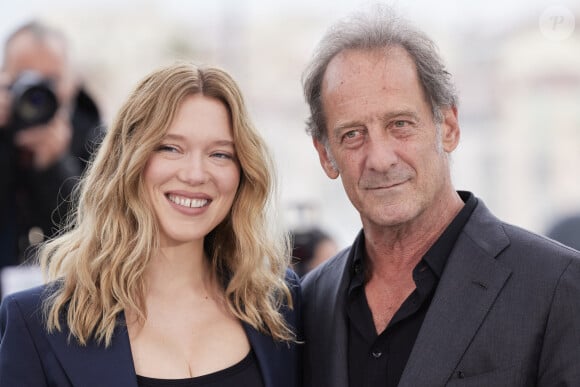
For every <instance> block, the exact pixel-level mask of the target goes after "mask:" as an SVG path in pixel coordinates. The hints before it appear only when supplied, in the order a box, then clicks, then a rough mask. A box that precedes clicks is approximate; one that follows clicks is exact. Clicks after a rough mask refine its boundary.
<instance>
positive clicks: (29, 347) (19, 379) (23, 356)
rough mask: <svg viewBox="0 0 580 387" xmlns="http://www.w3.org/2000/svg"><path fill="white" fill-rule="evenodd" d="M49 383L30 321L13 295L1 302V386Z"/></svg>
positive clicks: (37, 385)
mask: <svg viewBox="0 0 580 387" xmlns="http://www.w3.org/2000/svg"><path fill="white" fill-rule="evenodd" d="M15 386H35V387H43V386H47V382H46V378H45V376H44V370H43V368H42V364H41V361H40V356H39V352H38V349H37V347H36V344H35V342H34V340H33V338H32V335H31V332H30V327H29V324H27V321H26V318H25V316H24V314H23V313H22V311H21V310H20V308H19V306H18V304H17V302H16V301H15V300H14V299H13V298H11V297H10V296H8V297H6V298H5V299H4V300H3V301H2V305H1V306H0V387H15Z"/></svg>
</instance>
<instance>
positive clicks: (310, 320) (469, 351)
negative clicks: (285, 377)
mask: <svg viewBox="0 0 580 387" xmlns="http://www.w3.org/2000/svg"><path fill="white" fill-rule="evenodd" d="M352 258H353V256H352V254H351V253H350V248H349V249H346V250H344V251H342V252H340V253H339V254H338V255H337V256H336V257H334V258H333V259H331V260H330V261H327V262H326V263H325V264H323V265H322V266H320V267H319V268H317V269H316V270H314V271H313V272H311V273H310V274H308V275H307V276H306V277H305V279H304V280H303V282H302V286H303V318H304V334H305V340H306V348H305V354H304V355H305V356H304V372H305V384H304V385H305V386H311V387H327V386H328V387H347V386H348V364H347V351H348V348H347V343H348V341H347V339H348V337H347V334H348V333H347V332H348V331H347V316H346V312H345V297H346V293H347V288H348V283H349V279H350V273H349V270H347V268H349V267H350V262H351V261H352ZM399 386H401V387H430V386H466V387H467V386H470V387H475V386H481V387H490V386H494V387H501V386H510V387H513V386H526V387H529V386H546V387H547V386H580V253H578V252H577V251H575V250H573V249H570V248H567V247H565V246H563V245H561V244H558V243H556V242H554V241H551V240H549V239H546V238H543V237H541V236H538V235H535V234H532V233H530V232H527V231H525V230H522V229H520V228H517V227H514V226H512V225H508V224H505V223H503V222H501V221H500V220H498V219H497V218H496V217H494V216H493V215H492V214H491V213H490V212H489V210H488V209H487V208H486V207H485V205H484V204H483V203H482V201H481V200H479V202H478V204H477V207H476V208H475V210H474V212H473V214H472V215H471V217H470V219H469V220H468V222H467V223H466V225H465V227H464V229H463V231H462V232H461V234H460V236H459V238H458V240H457V242H456V244H455V247H454V248H453V251H452V253H451V255H450V256H449V260H448V262H447V265H446V267H445V270H444V273H443V275H442V277H441V279H440V282H439V285H438V287H437V290H436V292H435V295H434V298H433V300H432V303H431V306H430V308H429V310H428V312H427V315H426V317H425V320H424V322H423V325H422V327H421V330H420V332H419V334H418V337H417V340H416V342H415V345H414V347H413V350H412V353H411V355H410V357H409V361H408V363H407V366H406V368H405V370H404V372H403V375H402V377H401V381H400V383H399ZM350 387H356V386H350Z"/></svg>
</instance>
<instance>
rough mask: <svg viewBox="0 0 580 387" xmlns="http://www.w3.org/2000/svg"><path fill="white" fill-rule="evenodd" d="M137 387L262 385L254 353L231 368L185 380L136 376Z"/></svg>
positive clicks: (250, 386)
mask: <svg viewBox="0 0 580 387" xmlns="http://www.w3.org/2000/svg"><path fill="white" fill-rule="evenodd" d="M137 385H138V386H139V387H261V386H263V385H264V382H263V381H262V374H261V373H260V367H259V366H258V360H257V359H256V355H255V354H254V351H251V350H250V353H248V355H247V356H246V357H245V358H244V359H243V360H241V361H240V362H239V363H237V364H234V365H233V366H231V367H228V368H225V369H223V370H221V371H217V372H214V373H211V374H207V375H202V376H198V377H195V378H186V379H155V378H149V377H145V376H140V375H137Z"/></svg>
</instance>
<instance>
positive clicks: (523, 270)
mask: <svg viewBox="0 0 580 387" xmlns="http://www.w3.org/2000/svg"><path fill="white" fill-rule="evenodd" d="M304 89H305V95H306V99H307V101H308V103H309V105H310V112H311V117H310V121H309V131H310V133H311V135H312V137H313V142H314V146H315V147H316V150H317V152H318V155H319V158H320V162H321V165H322V167H323V169H324V171H325V172H326V174H327V175H328V176H329V177H330V178H332V179H336V178H338V177H340V178H341V180H342V184H343V186H344V189H345V191H346V193H347V195H348V197H349V199H350V201H351V202H352V203H353V205H354V206H355V208H356V209H357V210H358V212H359V213H360V217H361V221H362V226H363V228H362V231H361V232H360V233H359V235H358V236H357V238H356V239H355V241H354V243H353V244H352V246H351V247H350V248H348V249H346V250H344V251H342V252H340V253H338V254H337V255H336V256H335V257H334V258H332V259H331V260H329V261H327V262H326V263H324V264H322V265H321V266H320V267H318V268H317V269H315V270H314V271H312V272H311V273H309V274H308V275H307V276H306V277H305V279H304V280H303V284H302V285H303V299H304V309H303V311H304V325H305V341H306V348H305V354H306V356H305V367H304V368H305V385H306V386H315V387H325V386H328V387H346V386H351V387H359V386H397V385H398V386H408V387H411V386H412V387H417V386H420V387H428V386H444V385H449V386H451V385H453V386H461V385H465V386H467V385H469V386H494V387H498V386H527V387H528V386H556V385H559V386H578V385H580V361H579V360H578V359H580V256H579V254H578V252H576V251H573V250H572V249H568V248H566V247H563V246H562V245H559V244H557V243H554V242H552V241H550V240H548V239H545V238H542V237H540V236H537V235H534V234H532V233H530V232H527V231H525V230H522V229H520V228H517V227H514V226H511V225H508V224H506V223H503V222H501V221H500V220H498V219H497V218H495V217H494V216H493V215H492V214H491V213H490V212H489V210H488V209H487V208H486V207H485V205H484V203H483V202H482V201H481V200H480V199H478V198H476V197H475V196H474V195H473V194H472V193H469V192H458V191H456V190H455V189H454V187H453V184H452V182H451V174H450V165H449V155H450V153H451V152H452V151H453V150H454V149H455V148H456V147H457V145H458V142H459V137H460V128H459V124H458V119H457V96H456V94H455V91H454V87H453V84H452V80H451V76H450V74H449V73H447V72H446V70H445V67H444V65H443V64H442V62H441V60H440V58H439V56H438V54H437V52H436V48H435V46H434V44H433V42H432V41H431V40H430V39H429V38H427V37H426V36H425V35H424V34H422V33H421V32H418V31H416V30H415V29H413V28H412V27H411V26H409V25H408V24H406V23H405V22H404V21H401V20H400V19H399V18H397V17H396V16H394V15H393V14H391V13H389V10H385V9H378V10H377V9H375V10H373V11H372V12H370V13H369V14H361V15H357V16H355V17H352V18H349V19H346V20H344V21H341V22H339V23H337V24H336V25H334V26H333V27H332V28H331V29H330V31H329V32H328V33H327V35H326V36H325V37H324V38H323V39H322V41H321V43H320V45H319V47H318V50H317V51H316V54H315V55H314V57H313V59H312V61H311V63H310V65H309V67H308V69H307V71H306V72H305V74H304Z"/></svg>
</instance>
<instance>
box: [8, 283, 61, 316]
mask: <svg viewBox="0 0 580 387" xmlns="http://www.w3.org/2000/svg"><path fill="white" fill-rule="evenodd" d="M52 292H54V285H41V286H36V287H33V288H30V289H26V290H21V291H18V292H16V293H11V294H7V295H6V296H5V297H4V298H3V299H2V303H1V309H2V310H5V309H7V308H11V307H18V309H19V310H20V312H21V313H23V314H24V315H30V314H31V313H36V312H38V311H41V309H42V304H43V302H44V300H45V299H46V297H48V296H49V295H50V294H51V293H52Z"/></svg>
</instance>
